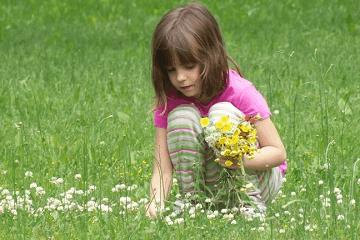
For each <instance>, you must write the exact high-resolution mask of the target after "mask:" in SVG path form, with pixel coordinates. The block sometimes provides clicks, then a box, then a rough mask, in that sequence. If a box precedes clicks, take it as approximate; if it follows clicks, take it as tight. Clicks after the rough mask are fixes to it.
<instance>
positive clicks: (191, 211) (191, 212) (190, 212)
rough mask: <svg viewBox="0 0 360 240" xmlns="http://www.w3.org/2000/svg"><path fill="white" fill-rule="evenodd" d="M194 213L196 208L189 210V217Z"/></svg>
mask: <svg viewBox="0 0 360 240" xmlns="http://www.w3.org/2000/svg"><path fill="white" fill-rule="evenodd" d="M195 211H196V208H194V207H191V208H190V209H189V215H192V214H194V213H195Z"/></svg>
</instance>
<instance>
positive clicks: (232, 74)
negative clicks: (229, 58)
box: [228, 69, 254, 92]
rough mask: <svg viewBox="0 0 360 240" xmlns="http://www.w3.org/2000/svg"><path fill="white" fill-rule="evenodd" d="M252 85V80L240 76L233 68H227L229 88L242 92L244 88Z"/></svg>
mask: <svg viewBox="0 0 360 240" xmlns="http://www.w3.org/2000/svg"><path fill="white" fill-rule="evenodd" d="M251 86H254V85H253V84H252V82H250V81H249V80H247V79H245V78H243V77H241V76H240V75H239V73H238V72H236V71H235V70H233V69H230V70H229V82H228V88H231V89H232V90H234V91H236V92H242V91H243V90H244V89H246V88H248V87H251Z"/></svg>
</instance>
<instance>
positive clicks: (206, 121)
mask: <svg viewBox="0 0 360 240" xmlns="http://www.w3.org/2000/svg"><path fill="white" fill-rule="evenodd" d="M209 124H210V120H209V118H207V117H205V118H201V119H200V125H201V127H207V126H209Z"/></svg>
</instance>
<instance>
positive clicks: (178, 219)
mask: <svg viewBox="0 0 360 240" xmlns="http://www.w3.org/2000/svg"><path fill="white" fill-rule="evenodd" d="M174 223H176V224H183V223H184V219H183V218H177V219H175V220H174Z"/></svg>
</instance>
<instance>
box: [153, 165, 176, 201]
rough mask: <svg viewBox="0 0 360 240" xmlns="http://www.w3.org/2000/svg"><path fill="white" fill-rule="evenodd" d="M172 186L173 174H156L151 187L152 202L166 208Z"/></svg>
mask: <svg viewBox="0 0 360 240" xmlns="http://www.w3.org/2000/svg"><path fill="white" fill-rule="evenodd" d="M171 185H172V172H169V173H163V174H160V173H159V172H154V173H153V176H152V179H151V185H150V200H151V201H152V202H155V203H158V204H160V206H161V207H162V206H164V201H165V200H166V198H167V196H168V193H169V191H170V188H171Z"/></svg>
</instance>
